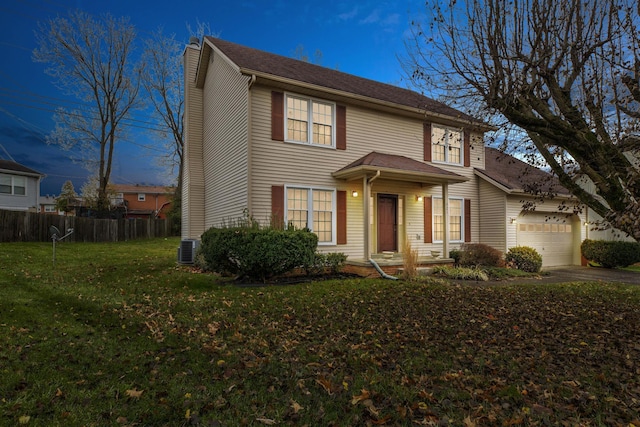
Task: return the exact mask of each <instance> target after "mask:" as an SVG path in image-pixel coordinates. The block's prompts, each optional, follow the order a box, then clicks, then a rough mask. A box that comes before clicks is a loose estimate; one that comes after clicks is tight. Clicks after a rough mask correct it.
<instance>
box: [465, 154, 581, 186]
mask: <svg viewBox="0 0 640 427" xmlns="http://www.w3.org/2000/svg"><path fill="white" fill-rule="evenodd" d="M477 171H478V172H480V173H481V174H482V175H484V176H486V177H488V178H490V179H492V180H493V181H495V182H497V183H498V184H500V185H502V186H504V187H506V188H507V189H509V190H510V191H511V192H543V193H553V194H560V195H569V194H570V193H569V190H567V189H566V188H565V187H563V186H562V185H561V184H560V182H559V181H558V178H557V177H555V176H553V175H551V174H550V173H547V172H545V171H543V170H541V169H538V168H535V167H533V166H531V165H529V164H527V163H525V162H523V161H522V160H519V159H517V158H515V157H513V156H510V155H508V154H506V153H503V152H502V151H500V150H497V149H495V148H491V147H485V168H484V170H481V169H477Z"/></svg>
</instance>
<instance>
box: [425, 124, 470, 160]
mask: <svg viewBox="0 0 640 427" xmlns="http://www.w3.org/2000/svg"><path fill="white" fill-rule="evenodd" d="M462 144H463V140H462V130H460V129H455V128H448V127H441V126H432V127H431V150H432V152H431V158H432V160H433V161H434V162H442V163H452V164H456V165H460V164H462Z"/></svg>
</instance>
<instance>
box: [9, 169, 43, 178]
mask: <svg viewBox="0 0 640 427" xmlns="http://www.w3.org/2000/svg"><path fill="white" fill-rule="evenodd" d="M0 173H6V174H11V175H21V176H30V177H33V178H43V177H45V176H46V175H45V174H43V173H38V172H35V173H33V172H25V171H17V170H13V169H0Z"/></svg>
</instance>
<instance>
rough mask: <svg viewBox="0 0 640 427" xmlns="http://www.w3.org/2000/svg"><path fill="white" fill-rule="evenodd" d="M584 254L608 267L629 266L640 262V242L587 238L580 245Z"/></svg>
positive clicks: (590, 259)
mask: <svg viewBox="0 0 640 427" xmlns="http://www.w3.org/2000/svg"><path fill="white" fill-rule="evenodd" d="M580 250H581V251H582V256H583V257H585V258H586V259H587V260H588V261H591V262H595V263H598V264H600V265H601V266H602V267H606V268H616V267H627V266H629V265H632V264H635V263H637V262H640V243H637V242H611V241H605V240H591V239H586V240H584V241H583V242H582V245H581V246H580Z"/></svg>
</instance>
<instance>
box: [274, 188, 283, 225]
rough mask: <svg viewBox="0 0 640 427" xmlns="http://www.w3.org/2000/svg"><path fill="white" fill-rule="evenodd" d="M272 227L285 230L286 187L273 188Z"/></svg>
mask: <svg viewBox="0 0 640 427" xmlns="http://www.w3.org/2000/svg"><path fill="white" fill-rule="evenodd" d="M271 225H272V226H273V227H274V228H284V186H283V185H272V186H271Z"/></svg>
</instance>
